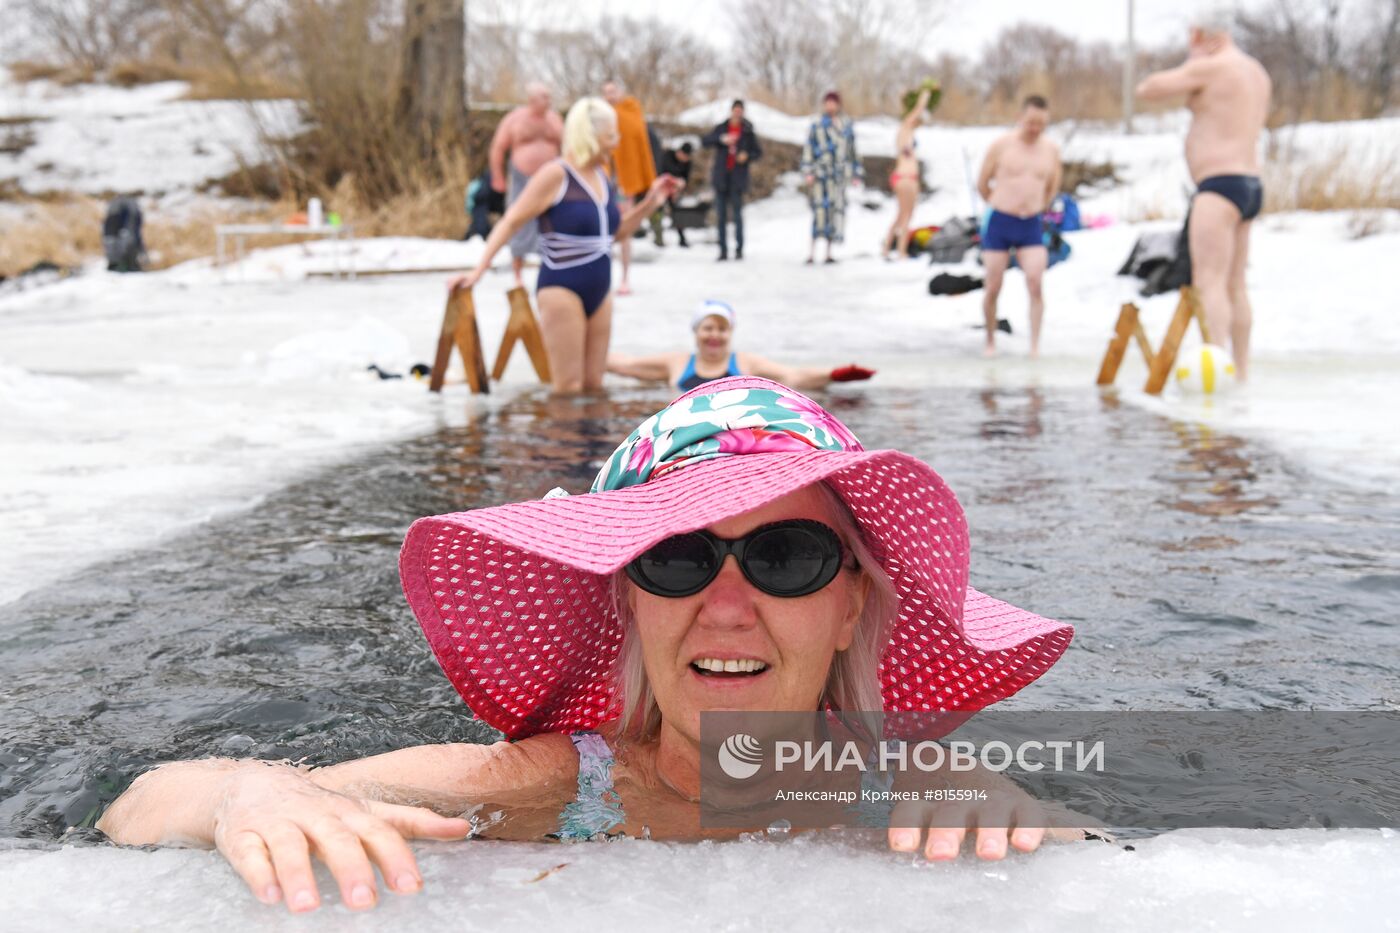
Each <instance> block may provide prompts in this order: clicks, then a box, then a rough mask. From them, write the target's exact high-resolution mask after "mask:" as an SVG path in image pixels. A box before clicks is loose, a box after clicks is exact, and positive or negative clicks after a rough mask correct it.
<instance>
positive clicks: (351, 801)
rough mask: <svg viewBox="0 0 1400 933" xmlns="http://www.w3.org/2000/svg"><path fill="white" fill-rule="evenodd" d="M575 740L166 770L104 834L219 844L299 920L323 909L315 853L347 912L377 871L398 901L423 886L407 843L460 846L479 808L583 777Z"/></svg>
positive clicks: (134, 793)
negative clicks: (315, 766) (467, 816)
mask: <svg viewBox="0 0 1400 933" xmlns="http://www.w3.org/2000/svg"><path fill="white" fill-rule="evenodd" d="M577 775H578V758H577V755H576V754H575V753H574V750H573V745H572V743H571V742H570V741H569V738H568V736H563V735H542V736H536V737H534V738H530V739H525V740H523V741H520V742H516V743H514V744H508V743H505V742H500V743H497V744H495V745H467V744H461V745H427V746H421V747H418V748H406V749H401V750H400V751H396V752H389V753H387V754H384V755H376V756H374V757H372V758H365V759H361V760H359V761H351V762H346V763H344V764H340V765H334V766H332V767H329V768H323V769H320V770H316V771H309V772H308V771H303V770H300V769H297V768H293V767H291V766H290V765H285V764H273V763H267V762H261V761H231V760H228V759H213V760H206V761H185V762H175V763H173V764H168V765H163V766H162V767H160V768H157V769H155V770H154V771H150V772H148V773H147V774H144V775H142V776H141V777H140V778H138V779H137V780H136V781H135V782H134V783H133V784H132V786H131V787H130V788H128V789H127V791H126V793H124V794H122V796H121V797H119V798H118V799H117V801H116V802H115V803H114V804H112V806H111V807H110V808H109V809H108V810H107V812H106V813H105V814H104V815H103V817H102V819H101V820H100V821H99V822H98V828H99V829H101V830H102V831H103V832H104V833H106V834H107V835H108V836H109V837H110V838H111V839H112V841H114V842H117V843H121V844H125V845H204V846H208V845H213V846H214V847H216V848H217V849H218V850H219V852H220V853H221V854H223V856H224V857H225V858H226V859H228V861H229V863H230V864H231V865H232V866H233V868H234V869H235V870H236V871H237V872H238V873H239V875H241V876H242V878H243V880H244V881H245V882H246V883H247V884H248V887H249V888H250V889H251V890H252V892H253V894H254V896H256V897H257V898H258V899H259V900H262V901H263V902H264V903H268V904H275V903H277V902H278V901H279V900H285V901H286V903H287V906H288V908H289V909H291V910H293V911H304V910H312V909H314V908H315V907H316V906H318V905H319V903H320V895H319V893H318V891H317V888H316V881H315V877H314V875H313V874H312V869H311V853H312V852H314V853H315V854H316V857H317V858H319V859H321V860H322V861H323V862H325V863H326V865H327V866H328V867H329V868H330V870H331V873H332V874H333V875H334V876H335V879H336V881H337V883H338V884H339V886H340V889H341V896H342V898H343V899H344V901H345V903H346V904H348V905H350V906H351V907H352V908H365V907H370V906H373V904H374V902H375V896H376V895H375V876H374V866H376V865H377V866H378V868H379V872H380V874H381V875H383V877H384V879H385V882H386V884H387V885H388V886H389V887H390V888H391V889H393V890H396V891H398V892H400V893H411V892H415V891H417V890H418V889H419V888H420V887H421V886H422V880H421V876H420V875H419V873H418V870H417V866H416V863H415V862H414V859H413V853H412V852H410V851H409V849H408V846H407V844H406V843H405V841H404V840H405V839H409V838H424V839H461V838H463V837H465V836H467V835H469V834H470V832H471V829H472V826H471V823H469V822H468V821H467V820H464V819H456V818H449V817H444V816H440V815H438V814H437V813H434V812H432V811H431V810H428V809H423V808H421V807H420V806H406V805H403V804H409V803H412V804H428V805H429V806H432V807H435V808H438V809H440V810H443V811H445V812H449V813H459V814H460V813H464V812H467V810H468V808H469V807H470V806H471V805H472V804H473V802H475V801H478V800H482V801H492V802H504V803H509V801H510V799H511V797H512V796H513V795H524V796H526V797H529V796H530V795H538V794H540V793H541V792H546V793H548V792H549V789H550V788H553V787H555V786H556V785H557V786H558V787H559V788H563V789H567V787H569V786H571V785H572V782H574V781H575V780H576V779H577Z"/></svg>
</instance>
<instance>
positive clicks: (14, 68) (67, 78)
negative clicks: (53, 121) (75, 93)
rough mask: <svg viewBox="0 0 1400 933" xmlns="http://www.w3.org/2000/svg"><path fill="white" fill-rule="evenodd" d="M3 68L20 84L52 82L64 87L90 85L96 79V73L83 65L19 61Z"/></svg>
mask: <svg viewBox="0 0 1400 933" xmlns="http://www.w3.org/2000/svg"><path fill="white" fill-rule="evenodd" d="M5 67H7V68H9V69H10V76H11V77H12V78H14V80H16V81H19V82H21V83H23V82H26V81H53V82H55V83H57V84H61V85H63V86H64V87H71V86H72V85H75V84H91V83H92V82H93V81H95V80H96V79H97V72H95V71H93V69H91V68H88V67H87V66H85V65H60V64H57V63H55V62H39V61H21V62H11V63H10V64H8V65H6V66H5Z"/></svg>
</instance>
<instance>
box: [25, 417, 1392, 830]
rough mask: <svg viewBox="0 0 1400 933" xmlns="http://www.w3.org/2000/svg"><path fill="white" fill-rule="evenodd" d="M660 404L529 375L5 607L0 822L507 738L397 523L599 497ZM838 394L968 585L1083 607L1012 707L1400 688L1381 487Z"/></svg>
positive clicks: (1214, 705)
mask: <svg viewBox="0 0 1400 933" xmlns="http://www.w3.org/2000/svg"><path fill="white" fill-rule="evenodd" d="M665 401H666V397H665V396H664V395H661V394H655V393H646V392H641V391H638V392H633V393H617V394H615V395H614V396H613V397H612V398H611V399H610V400H609V401H607V402H602V401H596V400H595V401H587V402H560V401H549V400H546V399H543V398H540V397H522V398H517V399H515V400H512V401H509V402H506V403H504V404H502V405H500V407H497V408H495V409H493V410H492V411H491V412H490V413H488V414H485V415H483V416H482V417H480V418H479V419H478V420H476V421H474V422H473V423H471V424H470V425H468V426H467V427H463V428H453V429H445V430H442V431H440V432H437V433H434V434H430V435H428V436H425V437H421V438H418V439H416V440H413V441H410V442H407V443H403V444H399V445H397V446H394V447H390V448H385V449H383V450H381V451H380V452H378V453H376V454H375V455H373V456H369V457H367V458H365V459H363V460H360V461H358V462H354V463H348V464H345V465H342V466H340V467H337V468H335V469H333V470H329V471H327V472H325V473H322V474H320V475H317V476H315V477H313V478H311V479H308V480H306V481H303V482H299V483H296V484H295V485H293V486H290V487H288V488H286V489H284V490H283V491H281V492H279V493H277V494H275V495H273V496H270V497H269V498H268V499H267V500H266V501H264V502H263V503H262V504H261V505H259V506H258V507H256V508H254V509H252V510H251V511H249V512H247V513H245V514H242V515H238V516H234V517H230V518H227V519H223V520H220V521H217V522H212V523H210V524H208V525H206V526H203V527H201V528H199V529H197V530H195V531H192V532H190V533H187V534H184V535H181V536H179V537H177V538H174V539H171V540H169V541H166V542H163V543H161V544H160V545H157V546H154V547H151V548H149V549H147V550H143V551H140V552H137V553H133V554H130V555H127V556H125V557H122V558H119V559H117V560H113V561H110V562H108V563H105V564H102V565H100V566H97V567H91V568H88V569H86V570H84V571H82V572H81V573H80V574H78V575H77V576H75V577H73V578H71V579H69V580H66V581H64V582H61V583H59V584H56V585H53V586H50V587H47V588H45V589H43V590H40V591H37V592H34V593H31V594H29V595H28V596H26V597H25V598H24V599H22V600H20V601H19V602H17V603H14V604H11V605H8V606H5V607H0V632H3V633H4V634H5V636H6V637H5V639H4V642H3V644H2V645H0V717H2V718H0V837H13V836H31V837H41V838H42V837H57V836H58V835H60V834H62V833H63V832H64V831H65V829H67V828H69V827H75V826H77V827H82V826H85V825H87V824H90V822H91V820H92V818H93V814H94V812H95V810H96V808H97V807H98V806H100V805H101V804H102V803H104V802H106V801H108V800H110V799H112V797H114V796H115V794H116V793H118V792H119V791H120V789H121V788H122V787H124V786H125V784H126V783H127V782H128V781H129V780H130V779H131V777H132V776H133V775H134V774H136V773H139V771H140V769H142V768H143V767H144V766H145V765H147V764H148V763H150V762H152V761H161V760H167V759H172V758H184V757H199V756H206V755H212V754H221V755H237V756H249V755H256V756H262V757H289V758H293V759H300V758H305V759H307V760H309V761H311V762H314V763H325V762H331V761H336V760H341V759H345V758H349V757H357V756H363V755H368V754H374V753H377V752H381V751H386V750H389V749H392V748H397V747H401V746H404V745H411V744H419V743H424V742H444V741H473V740H487V739H490V738H492V737H493V734H492V732H491V730H489V729H488V728H486V727H484V726H482V725H480V724H479V723H476V722H475V721H473V720H472V719H471V718H470V716H469V715H468V714H467V712H466V710H465V708H464V707H463V706H462V705H461V703H460V701H459V700H458V699H457V696H456V694H455V693H454V691H453V690H452V688H451V687H450V686H449V685H448V684H447V682H446V680H445V679H444V678H443V677H442V675H441V674H440V673H439V671H438V669H437V666H436V663H435V662H434V661H433V659H432V657H431V654H430V652H429V651H428V649H427V646H426V644H425V643H424V641H423V639H422V636H421V635H420V633H419V631H418V627H417V623H416V622H415V621H414V620H413V617H412V615H411V614H410V613H409V611H408V608H407V606H406V604H405V602H404V600H403V597H402V594H401V593H400V590H399V585H398V578H397V570H396V555H397V550H398V546H399V543H400V541H401V540H402V536H403V533H404V531H405V530H406V528H407V526H408V524H409V523H410V522H411V521H412V520H413V519H414V518H416V517H418V516H421V515H426V514H431V513H436V512H444V511H452V510H456V509H463V508H469V507H474V506H482V505H494V504H498V503H502V502H508V501H512V500H515V499H521V498H527V497H537V496H539V495H542V494H543V493H544V492H545V491H547V490H548V489H549V488H550V487H552V486H555V485H560V486H563V487H565V488H566V489H568V490H570V491H571V492H581V491H583V490H584V489H585V488H586V487H587V485H588V483H589V482H590V481H591V479H592V476H593V474H594V472H595V471H596V470H597V468H598V466H599V465H600V464H601V462H602V460H603V459H604V458H606V457H607V455H608V454H609V453H611V451H612V449H613V447H614V446H615V445H616V443H617V442H618V441H619V440H620V439H621V438H622V437H623V436H624V435H625V434H626V433H627V432H628V431H629V430H630V429H631V428H632V427H633V426H634V425H635V424H636V423H637V422H638V421H640V420H641V419H642V418H643V417H645V416H646V415H648V414H650V413H651V412H652V411H653V410H655V409H656V408H657V407H659V406H660V405H661V404H664V402H665ZM826 401H827V403H828V404H829V405H830V407H831V409H832V410H833V412H834V413H836V414H837V415H838V417H840V418H842V419H843V420H845V421H846V423H847V424H849V425H850V426H851V428H852V429H853V430H854V431H855V432H856V434H857V435H858V436H860V437H861V438H862V439H863V440H865V442H866V443H867V445H868V446H871V447H876V446H889V447H898V448H901V449H904V450H907V451H909V452H911V453H913V454H915V455H917V456H919V457H922V458H923V459H925V460H928V461H929V462H930V463H932V464H934V466H935V467H936V468H937V469H938V470H939V471H940V472H941V473H942V474H943V475H944V477H945V478H946V479H947V480H948V481H949V483H950V484H951V485H952V487H953V488H954V489H955V490H956V491H957V492H958V494H959V496H960V498H961V499H962V502H963V504H964V507H965V508H966V509H967V511H968V516H969V521H970V523H971V526H972V532H973V568H972V581H973V583H974V585H976V586H977V587H978V588H979V589H983V590H986V591H988V592H991V593H993V594H995V595H998V596H1001V597H1003V598H1006V599H1009V600H1011V601H1013V602H1016V603H1018V604H1020V605H1024V606H1027V607H1028V608H1031V609H1034V610H1036V611H1038V612H1041V613H1043V614H1045V615H1048V616H1052V617H1055V618H1059V619H1063V620H1066V621H1069V622H1072V623H1074V625H1075V626H1076V628H1077V630H1078V635H1077V637H1076V639H1075V642H1074V644H1073V646H1072V647H1071V648H1070V651H1069V653H1068V654H1067V655H1066V656H1065V658H1064V660H1063V661H1061V662H1060V664H1059V665H1057V666H1056V667H1055V668H1054V669H1053V670H1052V671H1051V672H1050V673H1049V674H1047V675H1046V676H1045V677H1044V678H1043V679H1042V680H1041V681H1039V682H1038V683H1037V684H1035V685H1034V686H1032V687H1031V688H1029V689H1028V690H1026V691H1025V692H1024V693H1022V694H1021V695H1020V696H1018V697H1017V698H1016V699H1015V700H1013V701H1012V702H1011V704H1008V706H1013V705H1014V706H1015V707H1019V708H1043V709H1072V708H1095V709H1114V708H1134V709H1169V708H1185V709H1234V708H1245V709H1309V708H1315V709H1392V710H1393V709H1395V708H1396V707H1397V705H1400V652H1398V651H1397V648H1398V647H1400V616H1398V615H1397V613H1396V612H1395V609H1394V606H1395V603H1396V600H1397V599H1398V598H1400V553H1398V552H1400V530H1397V529H1400V521H1397V520H1398V519H1400V508H1397V506H1396V505H1395V503H1394V501H1393V500H1392V499H1391V498H1389V497H1386V496H1381V495H1376V494H1371V493H1362V492H1358V491H1355V490H1351V489H1348V488H1345V487H1341V486H1337V485H1333V484H1331V483H1329V482H1326V481H1325V480H1321V479H1319V478H1317V477H1315V476H1311V475H1308V474H1304V473H1301V472H1299V471H1297V470H1295V469H1294V468H1292V467H1291V466H1290V464H1289V463H1287V462H1285V461H1283V460H1282V459H1280V458H1279V456H1278V455H1277V454H1275V453H1274V452H1273V451H1272V450H1270V449H1268V448H1266V447H1263V446H1260V445H1256V444H1252V443H1248V442H1245V441H1242V440H1240V439H1239V438H1235V437H1230V436H1226V435H1220V434H1214V433H1211V432H1210V431H1208V430H1207V429H1204V428H1200V427H1192V426H1185V425H1181V424H1176V423H1172V422H1169V421H1166V420H1163V419H1160V418H1157V417H1155V416H1152V415H1149V414H1147V413H1144V412H1143V411H1141V410H1138V409H1134V408H1130V407H1119V406H1118V405H1117V404H1116V402H1115V400H1114V399H1113V398H1112V397H1100V396H1099V395H1097V394H1095V393H1093V392H1088V391H1082V390H1053V391H1052V390H1036V389H1014V390H986V391H976V390H967V389H938V390H920V391H912V390H911V391H897V390H878V389H871V390H867V391H865V392H862V393H860V394H856V395H841V396H832V397H830V398H828V399H826ZM86 835H89V833H87V832H82V831H80V832H79V833H78V836H79V837H82V836H86ZM92 835H95V833H92Z"/></svg>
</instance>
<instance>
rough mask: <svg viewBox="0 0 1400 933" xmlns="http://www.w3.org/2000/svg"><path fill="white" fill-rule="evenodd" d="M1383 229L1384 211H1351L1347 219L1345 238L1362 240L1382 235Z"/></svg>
mask: <svg viewBox="0 0 1400 933" xmlns="http://www.w3.org/2000/svg"><path fill="white" fill-rule="evenodd" d="M1385 229H1386V214H1385V211H1381V210H1364V211H1352V212H1351V214H1350V215H1349V216H1348V217H1347V225H1346V232H1347V237H1348V238H1349V239H1352V240H1364V239H1365V238H1366V237H1368V236H1375V235H1376V234H1378V233H1384V232H1385Z"/></svg>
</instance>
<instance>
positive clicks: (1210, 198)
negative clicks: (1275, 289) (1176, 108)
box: [1137, 16, 1272, 382]
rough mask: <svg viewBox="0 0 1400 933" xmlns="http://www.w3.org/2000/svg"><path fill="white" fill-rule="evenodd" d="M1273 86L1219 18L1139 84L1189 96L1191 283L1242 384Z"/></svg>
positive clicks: (1143, 91)
mask: <svg viewBox="0 0 1400 933" xmlns="http://www.w3.org/2000/svg"><path fill="white" fill-rule="evenodd" d="M1271 91H1272V82H1270V80H1269V75H1268V73H1267V72H1266V71H1264V67H1263V66H1262V65H1260V64H1259V63H1258V62H1257V61H1255V60H1254V59H1253V58H1250V57H1249V56H1248V55H1246V54H1245V53H1244V52H1242V51H1240V50H1239V48H1238V47H1237V46H1236V45H1235V43H1234V42H1233V41H1231V39H1230V33H1229V24H1228V22H1226V21H1225V20H1224V19H1223V18H1221V17H1218V16H1211V17H1205V18H1202V19H1200V20H1198V21H1197V22H1196V24H1195V25H1194V26H1192V27H1191V45H1190V54H1189V56H1188V57H1187V59H1186V63H1185V64H1183V65H1181V66H1180V67H1177V68H1172V69H1170V70H1169V71H1159V72H1157V73H1156V74H1154V75H1150V76H1148V77H1147V78H1146V79H1145V80H1144V81H1143V82H1142V83H1141V84H1139V85H1138V87H1137V94H1138V96H1139V97H1141V98H1143V99H1144V100H1161V99H1163V98H1170V97H1177V96H1180V95H1183V94H1184V95H1186V106H1187V107H1189V108H1190V109H1191V129H1190V131H1189V132H1187V134H1186V165H1187V167H1188V168H1189V169H1190V170H1191V179H1192V181H1194V182H1195V183H1196V195H1195V197H1194V198H1192V202H1191V216H1190V220H1189V223H1188V236H1189V240H1190V244H1191V246H1190V248H1191V281H1192V284H1193V285H1195V286H1196V290H1197V291H1198V292H1199V293H1200V297H1201V304H1202V305H1203V306H1204V308H1205V312H1206V328H1207V329H1208V330H1209V331H1210V338H1211V340H1213V341H1215V342H1216V343H1218V344H1220V345H1221V346H1224V345H1225V340H1226V338H1227V337H1228V338H1229V340H1230V349H1231V352H1232V353H1233V354H1234V357H1235V371H1236V372H1237V373H1238V374H1239V379H1240V381H1241V382H1243V381H1244V380H1245V379H1246V378H1247V377H1248V375H1249V329H1250V324H1251V322H1252V311H1251V309H1250V307H1249V295H1248V294H1247V293H1246V292H1245V282H1244V270H1245V263H1246V262H1247V261H1248V259H1249V229H1250V226H1251V221H1253V220H1254V218H1255V217H1257V216H1258V215H1259V210H1260V208H1261V207H1262V206H1263V204H1264V189H1263V186H1262V185H1261V184H1260V182H1259V134H1260V132H1261V131H1262V130H1263V129H1264V119H1265V117H1266V116H1267V114H1268V110H1269V95H1270V93H1271Z"/></svg>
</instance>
